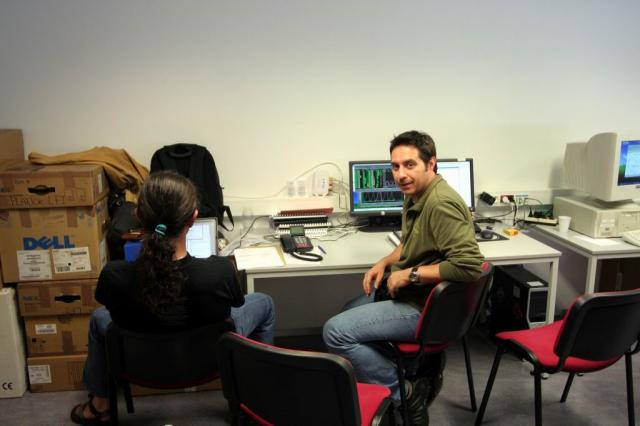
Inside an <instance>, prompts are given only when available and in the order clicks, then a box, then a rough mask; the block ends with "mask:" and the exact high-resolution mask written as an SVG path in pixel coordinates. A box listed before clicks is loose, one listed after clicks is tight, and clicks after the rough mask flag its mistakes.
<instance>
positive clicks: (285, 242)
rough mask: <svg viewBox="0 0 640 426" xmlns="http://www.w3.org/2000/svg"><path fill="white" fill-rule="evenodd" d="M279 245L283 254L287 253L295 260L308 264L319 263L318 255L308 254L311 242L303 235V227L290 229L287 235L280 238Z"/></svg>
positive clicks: (311, 246)
mask: <svg viewBox="0 0 640 426" xmlns="http://www.w3.org/2000/svg"><path fill="white" fill-rule="evenodd" d="M280 244H282V250H284V252H285V253H289V254H290V255H291V256H293V257H295V258H297V259H300V260H308V261H309V262H319V261H321V260H322V256H320V255H319V254H316V253H309V252H310V251H311V250H313V244H311V240H310V239H309V238H307V237H306V236H305V235H304V227H303V226H292V227H290V228H289V235H281V236H280Z"/></svg>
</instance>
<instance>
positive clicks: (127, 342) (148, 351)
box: [106, 321, 234, 389]
mask: <svg viewBox="0 0 640 426" xmlns="http://www.w3.org/2000/svg"><path fill="white" fill-rule="evenodd" d="M233 328H234V327H233V324H231V323H229V322H226V321H223V322H220V323H216V324H211V325H206V326H203V327H200V328H195V329H190V330H184V331H179V332H175V333H163V334H157V333H153V334H152V333H139V332H134V331H129V330H125V329H123V328H120V327H118V326H117V325H116V324H115V323H111V325H110V326H109V328H108V330H107V334H106V348H107V365H108V369H109V373H110V374H111V375H112V376H113V377H114V378H116V380H118V381H127V382H131V383H135V384H137V385H140V386H145V387H150V388H159V389H179V388H185V387H191V386H197V385H199V384H203V383H207V382H210V381H211V380H214V379H216V378H217V377H218V376H219V374H218V363H217V360H216V355H215V354H216V347H217V341H218V339H219V338H220V336H221V335H222V334H223V333H225V332H226V331H230V330H233Z"/></svg>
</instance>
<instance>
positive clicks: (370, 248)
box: [247, 227, 561, 323]
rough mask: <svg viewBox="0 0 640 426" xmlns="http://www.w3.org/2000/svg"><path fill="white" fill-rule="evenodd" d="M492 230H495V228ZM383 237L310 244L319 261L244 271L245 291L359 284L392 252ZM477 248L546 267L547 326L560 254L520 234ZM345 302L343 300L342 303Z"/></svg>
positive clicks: (503, 260) (496, 258) (501, 260)
mask: <svg viewBox="0 0 640 426" xmlns="http://www.w3.org/2000/svg"><path fill="white" fill-rule="evenodd" d="M496 230H498V229H497V227H496ZM386 235H387V233H366V232H357V233H355V234H353V235H349V236H346V237H343V238H341V239H339V240H337V241H322V242H318V241H314V243H315V244H320V245H321V246H322V247H323V248H324V249H325V250H326V252H327V255H326V256H325V258H324V260H323V261H321V262H307V263H305V264H295V265H287V266H284V267H273V268H262V269H253V270H248V271H247V291H248V292H249V293H251V292H253V291H256V285H257V284H258V287H259V288H258V290H260V286H259V282H260V281H261V280H266V279H274V278H275V279H282V280H284V279H289V278H291V277H312V276H313V277H318V276H327V277H326V279H327V280H329V279H331V278H330V277H329V276H336V275H342V274H358V277H357V278H356V279H354V280H352V281H357V280H359V281H360V282H361V281H362V276H361V274H363V273H364V272H366V271H367V270H368V269H369V268H370V267H371V266H372V265H373V264H374V263H375V262H377V261H378V260H380V259H381V258H382V257H384V256H386V255H388V254H389V253H390V252H391V250H393V245H392V244H391V243H390V242H389V241H388V240H387V239H386ZM479 245H480V251H481V252H482V254H483V255H484V256H485V259H486V260H487V261H489V262H491V263H493V264H494V265H514V264H525V263H548V264H549V275H548V283H549V294H548V299H547V322H548V323H549V322H552V321H553V317H554V310H555V301H556V286H557V277H558V263H559V258H560V255H561V252H560V251H558V250H555V249H554V248H551V247H549V246H547V245H545V244H543V243H541V242H539V241H537V240H535V239H533V238H531V237H529V236H528V235H524V234H522V233H520V234H518V235H516V236H514V237H511V238H510V239H508V240H504V241H487V242H481V243H479ZM272 285H277V282H273V280H272ZM272 288H273V287H272ZM353 291H354V292H355V293H354V294H355V295H357V294H361V293H362V288H361V286H358V287H357V288H354V289H353ZM267 292H268V291H267ZM346 301H347V300H346V299H345V300H343V301H342V303H344V302H346ZM301 303H303V302H301ZM318 303H321V302H318ZM277 304H278V303H276V305H277ZM306 305H307V306H308V309H313V308H314V307H313V306H310V305H311V304H309V303H307V304H306ZM276 310H278V306H276ZM336 313H337V312H336ZM325 319H327V318H325Z"/></svg>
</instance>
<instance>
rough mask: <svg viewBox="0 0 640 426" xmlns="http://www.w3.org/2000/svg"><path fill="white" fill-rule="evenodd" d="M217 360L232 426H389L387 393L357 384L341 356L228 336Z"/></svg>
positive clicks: (382, 387)
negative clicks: (244, 425)
mask: <svg viewBox="0 0 640 426" xmlns="http://www.w3.org/2000/svg"><path fill="white" fill-rule="evenodd" d="M218 359H219V364H220V374H221V378H222V390H223V392H224V396H225V398H227V401H229V408H230V409H231V414H232V417H233V424H234V425H238V424H246V423H250V422H255V423H257V424H259V425H278V426H286V425H292V426H293V425H305V426H326V425H331V426H342V425H344V426H361V425H392V424H394V419H393V412H392V411H393V409H392V407H393V405H392V404H391V400H390V399H389V395H390V393H391V392H390V391H389V389H388V388H386V387H384V386H381V385H373V384H363V383H356V380H355V376H354V373H353V368H352V367H351V364H350V363H349V361H347V360H345V359H344V358H342V357H340V356H337V355H333V354H327V353H322V352H309V351H300V350H292V349H283V348H278V347H275V346H270V345H265V344H263V343H259V342H256V341H254V340H251V339H248V338H246V337H242V336H240V335H238V334H236V333H227V334H225V335H224V336H222V338H221V339H220V341H219V345H218ZM250 424H253V423H250Z"/></svg>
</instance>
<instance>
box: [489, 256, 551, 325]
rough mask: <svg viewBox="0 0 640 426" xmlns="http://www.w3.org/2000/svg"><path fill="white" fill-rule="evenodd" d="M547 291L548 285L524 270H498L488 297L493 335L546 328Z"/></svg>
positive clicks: (510, 268)
mask: <svg viewBox="0 0 640 426" xmlns="http://www.w3.org/2000/svg"><path fill="white" fill-rule="evenodd" d="M548 291H549V286H548V284H547V282H546V281H544V280H542V279H540V277H538V276H537V275H535V274H533V273H532V272H529V271H528V270H526V269H525V268H524V266H521V265H509V266H497V267H496V268H495V272H494V276H493V286H492V287H491V292H490V294H489V309H488V310H489V331H490V332H491V334H492V335H493V334H495V333H499V332H500V331H507V330H522V329H525V328H533V327H538V326H541V325H544V324H545V319H546V313H547V293H548Z"/></svg>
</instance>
